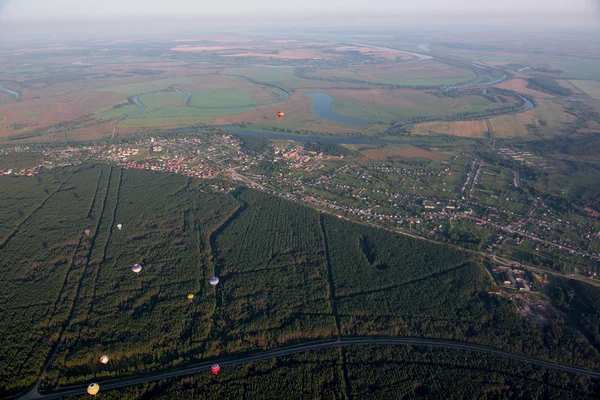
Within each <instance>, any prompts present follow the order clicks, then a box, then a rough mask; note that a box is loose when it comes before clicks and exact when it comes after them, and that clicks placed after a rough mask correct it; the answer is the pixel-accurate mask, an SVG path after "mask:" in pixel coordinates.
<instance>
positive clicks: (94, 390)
mask: <svg viewBox="0 0 600 400" xmlns="http://www.w3.org/2000/svg"><path fill="white" fill-rule="evenodd" d="M99 391H100V385H98V384H97V383H90V384H89V386H88V387H87V392H88V394H89V395H92V396H95V395H97V394H98V392H99Z"/></svg>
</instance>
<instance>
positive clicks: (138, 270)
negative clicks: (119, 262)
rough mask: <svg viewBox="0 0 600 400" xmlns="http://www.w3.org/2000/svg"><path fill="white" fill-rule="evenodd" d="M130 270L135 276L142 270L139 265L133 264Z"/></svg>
mask: <svg viewBox="0 0 600 400" xmlns="http://www.w3.org/2000/svg"><path fill="white" fill-rule="evenodd" d="M131 270H132V271H133V272H135V273H136V274H139V273H140V271H141V270H142V266H141V265H140V264H135V265H134V266H133V267H131Z"/></svg>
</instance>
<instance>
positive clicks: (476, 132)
mask: <svg viewBox="0 0 600 400" xmlns="http://www.w3.org/2000/svg"><path fill="white" fill-rule="evenodd" d="M432 133H434V134H445V135H452V136H462V137H474V138H480V137H486V136H487V134H488V127H487V123H486V122H485V121H453V122H425V123H422V124H417V125H415V126H414V127H413V130H412V134H413V135H429V134H432Z"/></svg>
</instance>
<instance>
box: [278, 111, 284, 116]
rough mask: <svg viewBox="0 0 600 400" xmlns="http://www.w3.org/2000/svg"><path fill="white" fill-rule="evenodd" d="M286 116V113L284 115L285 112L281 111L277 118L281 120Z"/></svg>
mask: <svg viewBox="0 0 600 400" xmlns="http://www.w3.org/2000/svg"><path fill="white" fill-rule="evenodd" d="M284 115H285V113H284V112H283V111H279V112H278V113H277V116H278V117H279V118H283V116H284Z"/></svg>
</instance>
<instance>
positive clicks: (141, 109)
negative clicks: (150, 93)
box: [123, 94, 146, 119]
mask: <svg viewBox="0 0 600 400" xmlns="http://www.w3.org/2000/svg"><path fill="white" fill-rule="evenodd" d="M133 102H134V103H135V105H137V106H138V107H139V108H138V110H137V111H136V112H134V113H132V114H129V115H126V116H125V117H123V119H125V118H131V117H135V116H136V115H138V114H140V113H141V112H143V111H144V110H145V109H146V105H145V104H144V103H142V102H141V101H140V95H139V94H138V95H137V96H135V97H134V98H133Z"/></svg>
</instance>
